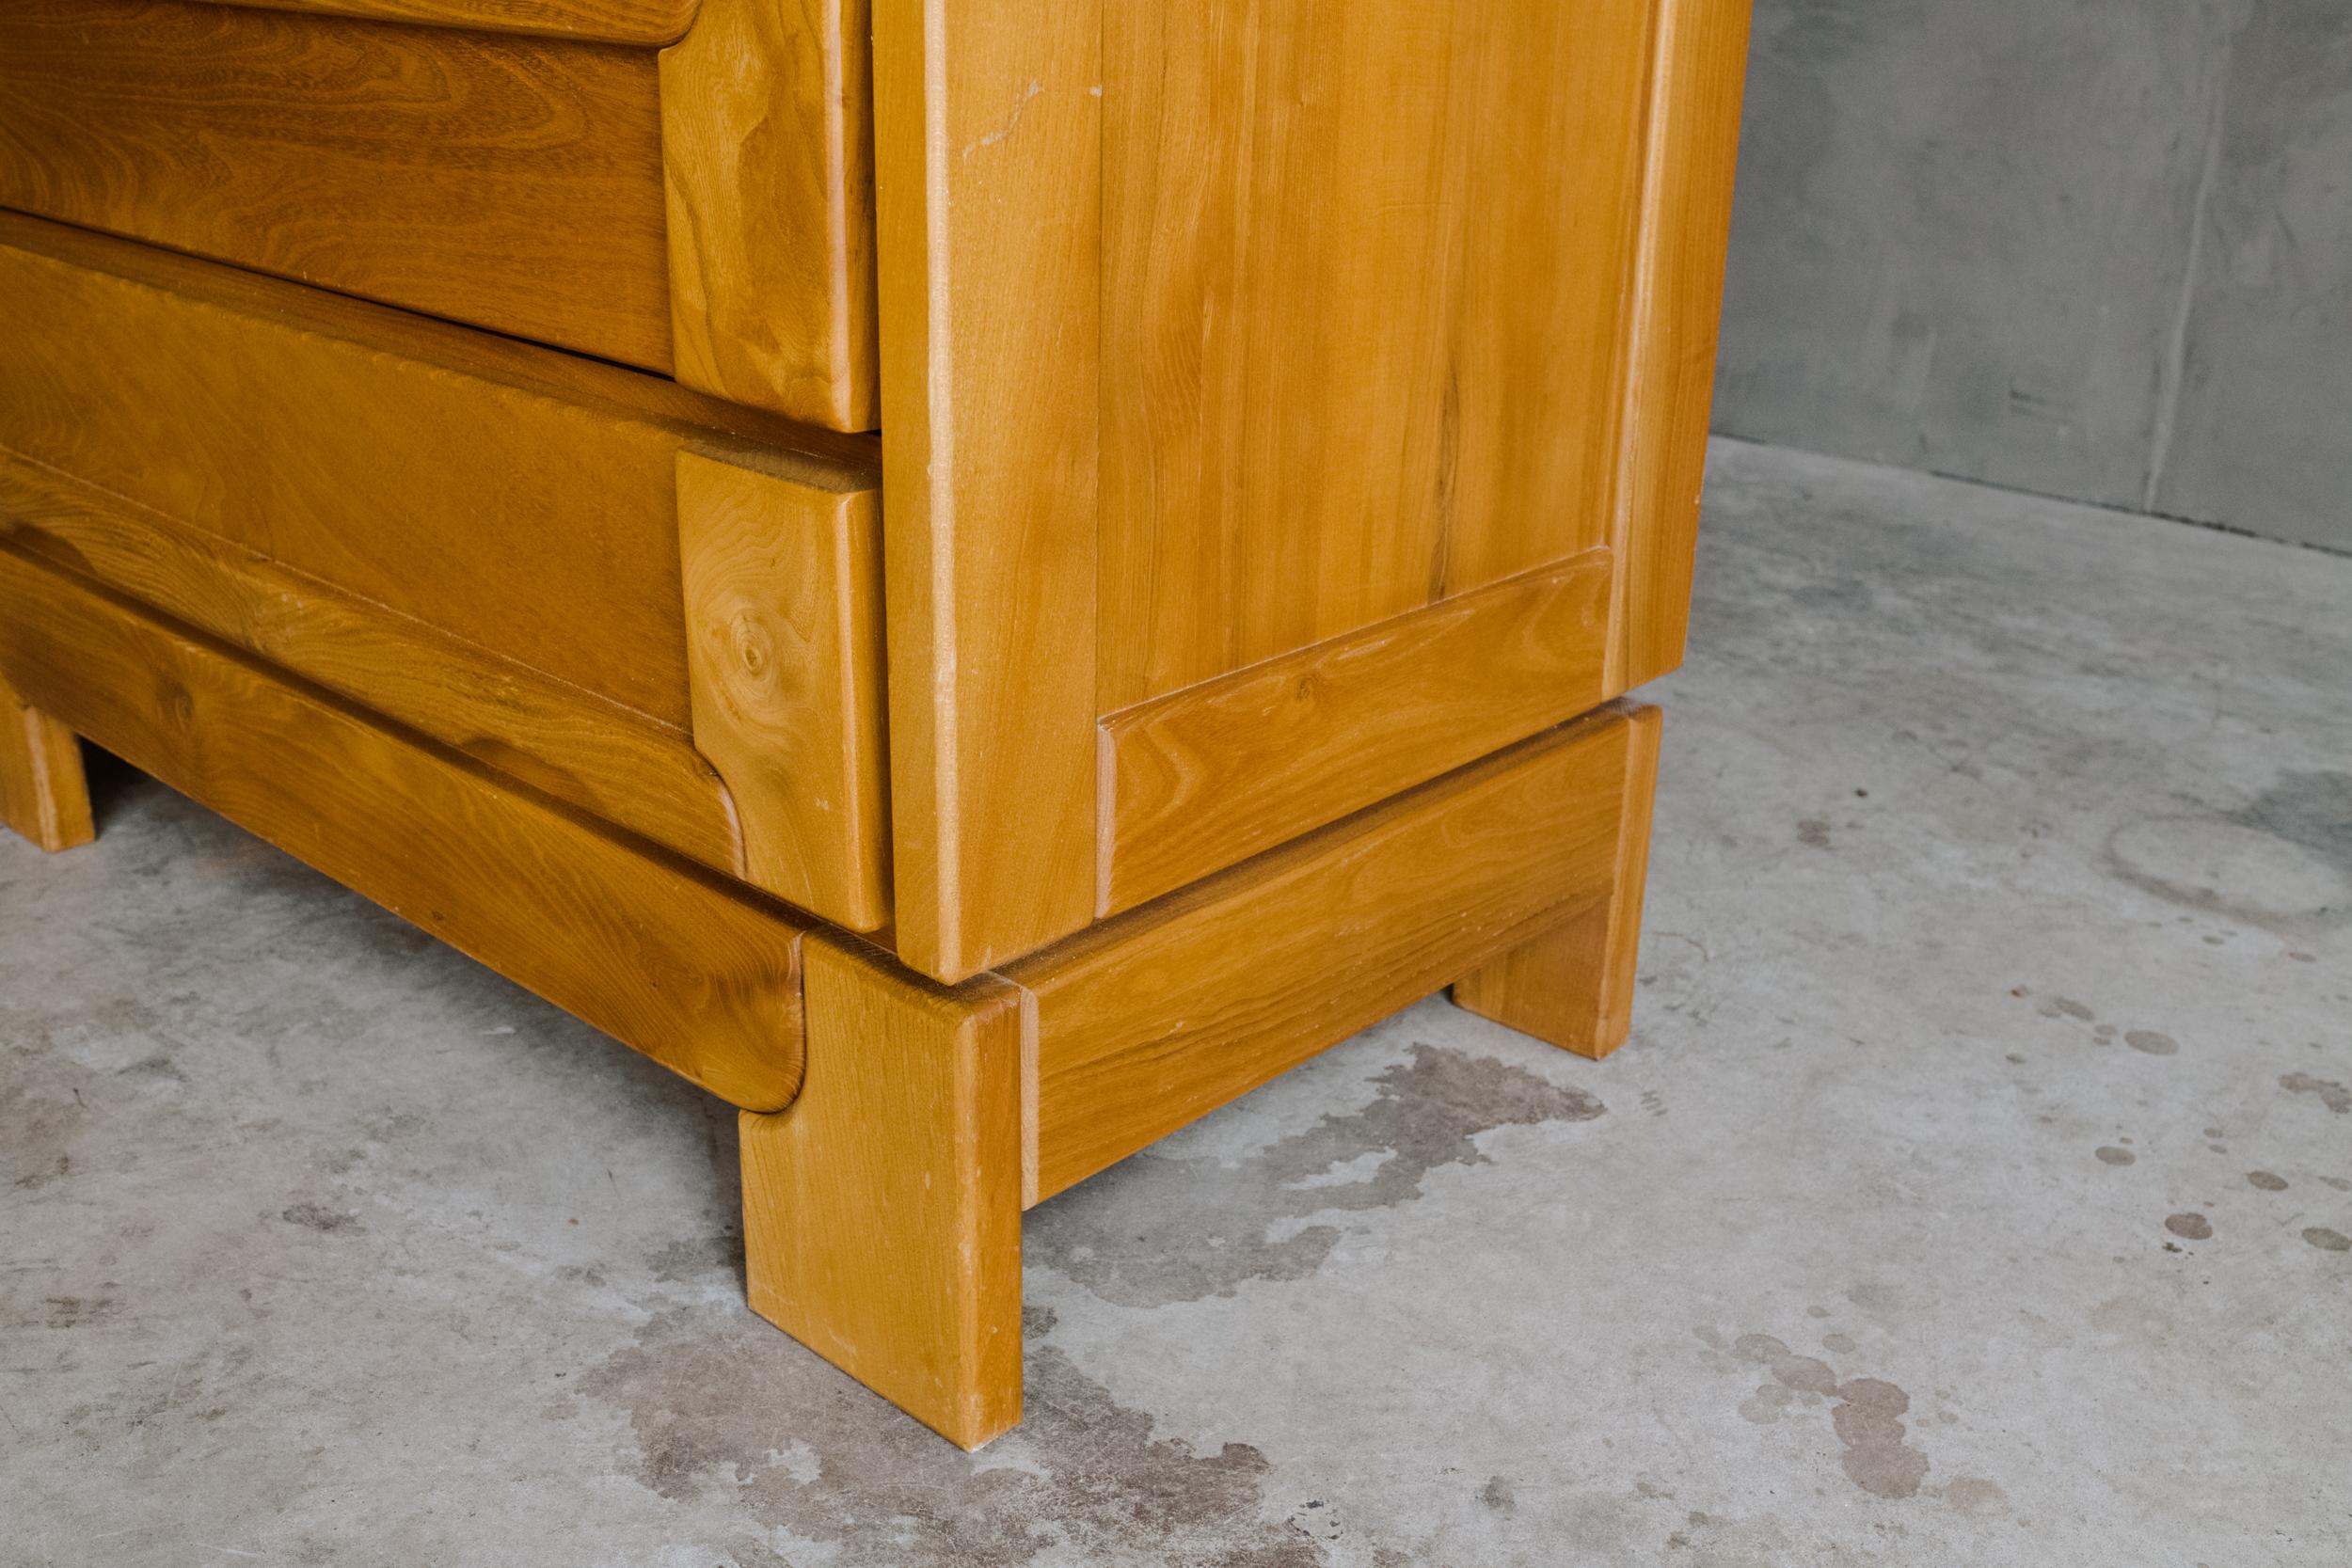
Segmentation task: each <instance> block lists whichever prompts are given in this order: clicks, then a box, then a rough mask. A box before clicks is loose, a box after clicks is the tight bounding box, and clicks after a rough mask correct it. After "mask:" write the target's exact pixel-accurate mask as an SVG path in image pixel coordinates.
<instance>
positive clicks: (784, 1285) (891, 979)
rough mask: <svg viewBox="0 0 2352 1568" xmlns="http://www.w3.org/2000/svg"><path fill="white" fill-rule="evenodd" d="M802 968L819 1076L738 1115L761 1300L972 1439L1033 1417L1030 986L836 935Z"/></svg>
mask: <svg viewBox="0 0 2352 1568" xmlns="http://www.w3.org/2000/svg"><path fill="white" fill-rule="evenodd" d="M806 961H807V999H808V1019H809V1058H808V1073H807V1082H806V1084H805V1085H804V1087H803V1092H802V1095H801V1098H800V1099H799V1100H798V1101H796V1102H795V1103H794V1104H793V1106H792V1108H791V1109H790V1110H788V1111H787V1112H785V1113H784V1114H783V1115H782V1116H766V1117H761V1116H746V1117H743V1118H742V1151H743V1247H744V1253H745V1259H746V1274H747V1275H748V1284H749V1286H750V1292H751V1302H752V1309H753V1310H754V1311H755V1312H757V1313H759V1315H760V1316H762V1317H764V1318H766V1319H768V1320H769V1321H770V1322H771V1323H775V1324H776V1325H777V1326H778V1327H779V1328H782V1329H783V1330H784V1331H785V1332H786V1333H787V1334H789V1335H791V1336H792V1337H793V1338H796V1339H798V1340H800V1341H801V1342H802V1343H803V1344H804V1345H806V1346H808V1347H809V1348H810V1349H811V1350H813V1351H815V1352H817V1354H819V1355H821V1356H823V1357H824V1358H825V1359H826V1360H828V1361H831V1362H832V1363H833V1364H834V1366H836V1367H839V1368H841V1369H842V1370H844V1371H846V1372H848V1373H849V1374H850V1376H852V1377H854V1378H856V1379H857V1380H858V1381H859V1382H861V1383H863V1384H865V1385H866V1386H867V1387H869V1388H871V1389H873V1390H874V1391H875V1392H876V1393H878V1394H881V1395H882V1397H883V1398H884V1399H887V1400H889V1401H890V1402H893V1403H894V1404H897V1405H898V1407H899V1408H900V1409H902V1410H904V1411H906V1412H907V1414H909V1415H911V1416H913V1417H914V1418H915V1419H917V1420H919V1421H921V1422H922V1423H923V1424H924V1425H926V1426H928V1427H930V1428H931V1430H933V1431H934V1432H937V1433H940V1434H941V1435H943V1436H945V1437H946V1438H948V1439H949V1440H951V1441H953V1442H955V1443H957V1444H960V1445H961V1446H962V1447H964V1448H967V1449H974V1448H977V1447H979V1446H980V1445H981V1444H982V1443H985V1442H987V1441H988V1440H989V1439H990V1438H992V1437H993V1436H995V1435H996V1434H997V1433H1000V1432H1003V1431H1004V1430H1006V1429H1007V1428H1008V1427H1010V1426H1012V1425H1013V1424H1015V1423H1016V1422H1018V1421H1019V1420H1020V1419H1021V1186H1020V1159H1021V1094H1020V1078H1021V1069H1020V1054H1021V1022H1020V1009H1019V1006H1018V993H1017V992H1015V991H1014V990H1012V988H1011V987H1009V986H1005V985H1002V984H999V983H997V982H994V981H989V980H982V981H977V982H975V983H974V984H972V985H970V986H966V987H964V988H961V990H952V991H950V990H942V989H941V988H939V987H936V986H932V985H930V984H928V983H926V982H924V981H922V980H919V979H914V978H913V977H910V976H908V975H907V974H905V973H904V972H903V971H901V970H898V969H897V968H896V967H895V966H891V965H889V963H888V960H887V959H886V958H883V957H882V955H881V954H879V953H876V952H874V951H873V950H872V949H868V948H853V947H851V946H850V945H848V944H847V943H846V942H835V941H834V940H833V939H830V938H825V937H816V938H812V939H811V940H810V942H808V944H807V960H806Z"/></svg>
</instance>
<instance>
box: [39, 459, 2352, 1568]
mask: <svg viewBox="0 0 2352 1568" xmlns="http://www.w3.org/2000/svg"><path fill="white" fill-rule="evenodd" d="M1657 695H1658V696H1660V697H1661V699H1662V700H1663V701H1664V702H1665V704H1666V705H1667V708H1668V715H1669V718H1668V727H1667V741H1666V760H1665V773H1664V781H1663V785H1662V795H1661V807H1660V810H1661V816H1660V822H1659V832H1658V840H1657V850H1656V861H1655V867H1654V872H1655V880H1654V885H1653V892H1652V895H1651V901H1650V911H1649V935H1648V942H1647V945H1646V948H1645V958H1644V961H1643V966H1642V974H1643V983H1642V990H1641V999H1640V1010H1639V1013H1638V1017H1637V1026H1636V1027H1637V1033H1636V1037H1635V1040H1634V1042H1633V1043H1632V1044H1631V1045H1630V1046H1629V1047H1628V1048H1627V1049H1626V1050H1625V1051H1624V1052H1622V1053H1619V1054H1618V1055H1617V1056H1616V1057H1615V1058H1613V1060H1611V1061H1610V1062H1608V1063H1605V1064H1597V1065H1596V1064H1592V1063H1586V1062H1582V1061H1579V1060H1576V1059H1573V1058H1571V1057H1567V1056H1565V1055H1561V1054H1558V1053H1552V1052H1550V1051H1549V1050H1547V1049H1545V1048H1542V1047H1540V1046H1537V1045H1535V1044H1534V1043H1532V1042H1530V1041H1528V1040H1526V1039H1523V1038H1520V1037H1516V1036H1513V1035H1511V1034H1509V1033H1507V1032H1505V1031H1503V1030H1502V1029H1499V1028H1496V1027H1494V1026H1492V1025H1489V1024H1486V1023H1485V1022H1481V1021H1479V1020H1476V1019H1472V1018H1470V1017H1468V1016H1466V1015H1463V1014H1461V1013H1458V1012H1455V1011H1454V1010H1453V1009H1451V1008H1450V1007H1448V1006H1446V1005H1445V1004H1444V1003H1443V1002H1442V1001H1432V1002H1429V1003H1425V1004H1423V1005H1422V1006H1419V1007H1417V1008H1415V1009H1413V1010H1411V1011H1409V1012H1407V1013H1406V1014H1404V1015H1402V1016H1400V1017H1398V1018H1396V1019H1394V1020H1392V1021H1391V1022H1388V1023H1386V1024H1384V1025H1382V1026H1380V1027H1378V1028H1376V1029H1374V1030H1372V1031H1370V1032H1369V1033H1367V1034H1366V1035H1364V1036H1362V1037H1359V1038H1358V1039H1356V1040H1353V1041H1351V1042H1349V1043H1348V1044H1346V1045H1344V1046H1343V1047H1341V1048H1339V1049H1337V1050H1335V1051H1333V1052H1331V1053H1328V1054H1327V1055H1326V1056H1324V1057H1322V1058H1320V1059H1319V1060H1317V1061H1316V1062H1315V1063H1313V1064H1311V1066H1310V1067H1308V1068H1306V1069H1302V1070H1301V1071H1299V1072H1297V1073H1295V1074H1294V1075H1292V1076H1291V1077H1289V1078H1287V1079H1285V1080H1282V1081H1280V1082H1279V1083H1277V1084H1275V1085H1271V1086H1269V1087H1268V1088H1266V1089H1265V1090H1263V1091H1262V1092H1260V1093H1259V1094H1257V1095H1255V1096H1253V1097H1251V1098H1250V1099H1248V1100H1247V1101H1243V1102H1241V1103H1240V1104H1237V1105H1235V1106H1233V1107H1232V1108H1230V1109H1229V1110H1227V1111H1226V1112H1224V1113H1222V1114H1220V1115H1218V1116H1216V1117H1212V1118H1210V1119H1209V1120H1207V1121H1206V1122H1203V1123H1201V1124H1200V1125H1199V1126H1198V1127H1196V1128H1194V1129H1192V1130H1190V1131H1188V1132H1185V1133H1183V1134H1180V1135H1179V1136H1178V1137H1176V1138H1174V1139H1171V1140H1169V1141H1168V1143H1166V1144H1165V1145H1163V1146H1161V1147H1160V1148H1156V1149H1154V1150H1152V1151H1151V1152H1150V1153H1148V1154H1146V1155H1143V1156H1140V1157H1138V1158H1136V1159H1135V1160H1132V1161H1130V1162H1128V1163H1127V1164H1124V1165H1121V1166H1120V1167H1118V1168H1117V1169H1115V1170H1113V1171H1112V1172H1110V1173H1108V1174H1106V1175H1105V1176H1104V1177H1102V1178H1100V1179H1099V1180H1095V1181H1093V1182H1091V1183H1089V1184H1087V1185H1085V1186H1082V1187H1080V1188H1078V1189H1077V1190H1075V1191H1073V1193H1071V1194H1069V1195H1067V1196H1063V1197H1061V1198H1058V1199H1057V1200H1056V1201H1054V1202H1053V1203H1051V1204H1048V1205H1047V1206H1045V1207H1044V1208H1043V1209H1041V1210H1040V1211H1039V1212H1036V1213H1035V1214H1033V1215H1032V1216H1031V1217H1030V1221H1029V1225H1028V1227H1027V1232H1026V1246H1027V1289H1028V1294H1029V1300H1030V1302H1031V1305H1032V1312H1031V1325H1030V1328H1031V1333H1030V1340H1029V1353H1028V1356H1029V1360H1028V1377H1029V1389H1030V1395H1029V1409H1030V1417H1029V1420H1028V1422H1027V1424H1026V1425H1025V1427H1024V1428H1023V1429H1022V1430H1021V1431H1019V1432H1017V1433H1013V1434H1012V1435H1010V1436H1008V1437H1006V1438H1004V1439H1002V1440H1000V1441H999V1442H997V1443H996V1444H995V1445H993V1447H991V1448H990V1449H986V1450H985V1451H983V1452H982V1453H980V1454H979V1455H977V1456H972V1457H966V1456H964V1455H962V1454H960V1453H957V1452H956V1451H954V1450H953V1449H949V1448H947V1447H946V1445H945V1444H943V1443H941V1442H940V1441H938V1440H937V1439H935V1438H933V1437H931V1436H930V1435H929V1434H927V1433H923V1432H922V1431H920V1430H919V1429H917V1428H916V1427H915V1426H914V1424H913V1423H912V1422H910V1421H908V1420H907V1419H905V1418H902V1417H899V1416H898V1415H897V1414H896V1413H894V1412H893V1411H891V1410H889V1409H888V1408H887V1407H885V1406H883V1405H882V1404H881V1403H880V1402H877V1401H875V1400H874V1399H872V1398H871V1397H869V1396H867V1395H866V1394H865V1393H864V1392H863V1391H862V1390H860V1389H859V1388H857V1387H856V1386H854V1385H852V1384H850V1383H849V1382H848V1381H847V1380H846V1379H844V1378H843V1377H841V1376H840V1375H838V1374H837V1373H835V1372H834V1371H833V1370H830V1369H829V1368H827V1367H826V1366H824V1365H823V1364H822V1363H820V1362H818V1360H817V1359H816V1358H815V1357H814V1356H812V1355H810V1354H807V1353H805V1352H803V1351H802V1350H801V1349H799V1348H798V1347H797V1346H795V1345H794V1344H792V1343H791V1342H790V1341H788V1340H787V1339H786V1338H783V1337H782V1336H780V1335H778V1334H776V1333H775V1332H773V1331H772V1330H771V1329H769V1328H767V1327H766V1326H765V1325H764V1324H762V1323H759V1322H757V1321H756V1320H755V1319H753V1318H752V1317H750V1315H749V1314H748V1313H747V1311H746V1310H745V1308H744V1307H743V1304H742V1297H741V1283H740V1278H739V1268H740V1263H739V1256H738V1249H739V1232H738V1226H737V1210H736V1194H735V1178H734V1132H733V1128H732V1124H731V1121H730V1119H729V1117H727V1116H726V1115H724V1114H723V1113H722V1112H721V1110H720V1109H719V1108H718V1107H717V1106H716V1105H715V1104H713V1103H712V1102H710V1101H707V1100H705V1099H704V1098H703V1097H701V1096H700V1095H698V1094H697V1093H696V1092H694V1091H692V1090H691V1089H689V1088H688V1087H686V1086H685V1085H682V1084H680V1083H678V1082H675V1081H674V1080H672V1079H670V1078H669V1077H667V1076H666V1075H665V1074H664V1073H662V1072H661V1071H660V1069H656V1068H654V1067H652V1066H650V1065H649V1064H647V1063H645V1062H643V1061H641V1060H639V1059H638V1058H636V1057H634V1056H633V1055H631V1054H630V1053H628V1052H626V1051H623V1050H621V1049H620V1048H618V1047H616V1046H614V1045H612V1044H611V1043H610V1042H609V1041H606V1040H603V1039H602V1038H601V1037H597V1036H596V1035H595V1034H594V1033H593V1032H592V1031H590V1030H588V1029H586V1028H584V1027H582V1026H580V1025H579V1024H577V1023H575V1022H571V1021H569V1020H567V1019H565V1018H564V1017H563V1016H561V1015H559V1014H557V1013H555V1012H553V1011H552V1010H550V1009H549V1008H548V1007H546V1006H543V1005H541V1004H539V1003H536V1002H534V1001H533V1000H532V999H531V998H530V997H528V996H526V995H524V994H523V993H521V992H519V991H518V990H516V989H515V988H513V987H511V986H509V985H507V984H505V983H504V982H503V981H501V980H499V979H497V978H496V977H494V976H492V975H490V974H487V973H485V971H483V970H481V969H479V968H477V967H475V966H474V965H472V964H471V963H469V962H468V961H467V960H466V959H464V958H460V957H458V956H457V955H455V954H454V953H452V952H450V951H448V950H446V949H443V948H440V947H438V946H437V945H436V944H434V943H433V942H429V941H427V940H425V939H424V938H422V937H421V936H419V935H417V934H415V933H414V932H413V931H411V930H410V929H408V928H407V927H404V926H403V925H401V924H400V923H399V922H397V921H395V920H393V919H392V918H390V917H389V916H388V915H386V914H384V913H382V912H381V911H377V910H375V909H373V907H371V906H369V905H367V904H366V903H364V902H363V901H361V900H359V899H358V898H356V897H354V896H351V895H347V894H344V893H342V892H341V891H339V890H337V889H336V888H334V887H332V886H331V885H329V884H327V883H326V882H325V881H323V880H322V879H319V878H317V877H315V876H313V875H311V874H310V872H308V871H306V870H304V869H302V868H301V867H299V866H297V865H295V864H294V863H291V862H289V861H287V860H286V859H284V858H283V857H281V856H279V855H278V854H277V853H275V852H274V851H272V850H270V849H268V848H266V847H262V846H261V845H259V844H258V843H256V842H255V841H254V840H252V839H250V838H248V837H246V835H245V834H243V833H241V832H238V831H237V830H235V829H233V828H230V827H229V826H228V825H226V824H224V823H223V822H221V821H220V820H219V819H217V818H215V817H213V816H209V815H207V814H206V813H204V812H202V811H200V810H198V809H196V808H195V807H193V806H191V805H190V804H188V803H187V802H185V801H183V800H180V799H178V798H177V797H174V796H172V795H170V794H169V793H167V792H166V791H164V790H162V789H161V788H159V787H158V786H156V785H154V784H150V783H147V782H145V781H143V780H140V779H137V778H136V777H135V776H132V775H126V774H124V773H121V772H119V771H116V772H112V773H110V774H108V775H107V776H106V779H105V784H106V791H105V797H104V800H103V802H102V810H103V824H102V832H103V837H102V840H101V842H100V843H99V844H98V845H96V846H94V847H90V848H88V849H85V850H81V851H78V852H76V853H74V854H71V855H67V856H63V857H58V858H56V859H44V858H42V857H40V856H39V855H38V854H36V853H34V852H33V851H32V850H30V849H29V848H27V847H24V846H23V845H20V844H17V843H14V842H13V841H11V842H8V843H6V844H0V1562H7V1563H10V1564H15V1563H24V1564H44V1565H47V1564H56V1565H66V1564H72V1565H81V1564H106V1565H108V1568H124V1565H143V1564H172V1565H175V1568H176V1565H183V1564H189V1563H204V1562H219V1563H224V1564H228V1563H268V1564H286V1565H294V1564H335V1565H343V1564H352V1565H362V1564H370V1565H372V1564H379V1563H380V1564H400V1565H403V1568H413V1565H415V1564H420V1563H431V1564H436V1565H440V1568H454V1565H472V1564H482V1565H492V1564H495V1565H499V1568H535V1565H540V1564H547V1565H563V1568H590V1565H605V1564H612V1565H629V1568H712V1565H717V1564H731V1565H735V1568H774V1565H776V1564H781V1563H789V1564H793V1565H795V1568H864V1565H868V1564H873V1565H890V1568H928V1565H931V1564H957V1565H972V1568H995V1565H1008V1568H1009V1565H1016V1564H1039V1565H1070V1568H1074V1565H1080V1564H1084V1565H1089V1568H1096V1565H1127V1564H1134V1565H1137V1568H1140V1565H1146V1564H1152V1565H1163V1564H1187V1565H1189V1564H1216V1565H1222V1568H1310V1565H1321V1564H1330V1565H1348V1568H1400V1565H1406V1564H1423V1563H1427V1564H1445V1565H1454V1568H1504V1565H1516V1564H1527V1565H1542V1568H1551V1565H1558V1564H1588V1563H1589V1564H1608V1565H1619V1564H1634V1563H1650V1562H1658V1563H1672V1564H1690V1565H1693V1568H1719V1565H1720V1568H1729V1565H1735V1564H1736V1565H1766V1564H1770V1565H1773V1568H1782V1565H1791V1564H1837V1565H1841V1568H1845V1565H1866V1564H1889V1565H1894V1564H1920V1563H1967V1564H1970V1565H1972V1568H1990V1565H1996V1564H2010V1563H2018V1564H2026V1563H2031V1564H2080V1563H2126V1562H2128V1563H2147V1564H2167V1565H2169V1564H2178V1565H2181V1568H2191V1565H2194V1564H2199V1563H2204V1564H2210V1565H2212V1568H2225V1565H2227V1568H2234V1565H2237V1564H2245V1563H2253V1562H2261V1563H2265V1564H2286V1565H2312V1568H2321V1565H2330V1568H2332V1565H2336V1564H2341V1563H2343V1562H2344V1561H2346V1560H2352V1489H2347V1488H2346V1486H2345V1485H2344V1481H2345V1478H2346V1477H2347V1476H2352V1423H2347V1422H2346V1420H2345V1418H2344V1411H2345V1408H2346V1404H2347V1396H2348V1395H2352V1241H2348V1240H2347V1239H2346V1238H2347V1237H2352V561H2345V560H2342V559H2338V558H2334V557H2328V556H2323V555H2318V554H2314V553H2312V552H2308V551H2300V550H2296V549H2293V548H2290V547H2286V546H2277V545H2269V544H2264V543H2258V542H2254V541H2249V540H2244V539H2237V538H2231V537H2225V536H2222V535H2219V534H2216V533H2210V532H2205V531H2198V530H2194V529H2190V528H2185V527H2182V526H2178V525H2174V524H2168V523H2162V522H2155V521H2150V520H2146V519H2140V518H2131V517H2124V516H2120V515H2112V514H2106V513H2099V512H2092V511H2087V510H2083V509H2079V508H2074V507H2069V506H2066V505H2062V504H2059V503H2056V502H2050V501H2043V500H2036V499H2026V498H2022V497H2018V496H2014V495H2010V494H2006V493H2001V492H1994V491H1989V490H1981V489H1974V488H1970V487H1967V486H1963V485H1960V484H1955V483H1948V482H1943V481H1936V480H1930V479H1923V478H1920V477H1917V476H1915V475H1909V474H1903V473H1899V472H1895V471H1893V470H1885V469H1876V468H1868V467H1857V466H1854V465H1851V464H1845V463H1840V462H1836V461H1832V460H1829V459H1823V458H1814V457H1805V456H1799V455H1794V454H1789V453H1784V452H1778V451H1770V450H1766V449H1760V448H1753V447H1745V446H1733V445H1725V446H1720V447H1719V448H1718V449H1717V451H1716V453H1715V465H1714V475H1713V484H1712V489H1711V494H1710V505H1709V514H1708V534H1707V540H1706V545H1705V547H1704V549H1703V552H1702V560H1701V568H1700V583H1699V603H1698V613H1697V620H1696V630H1695V640H1694V646H1693V655H1692V661H1691V664H1690V667H1689V669H1688V670H1686V671H1685V672H1684V673H1681V674H1679V675H1677V676H1676V677H1674V678H1673V679H1672V680H1670V681H1668V682H1665V683H1662V686H1661V689H1660V690H1659V691H1658V693H1657Z"/></svg>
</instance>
